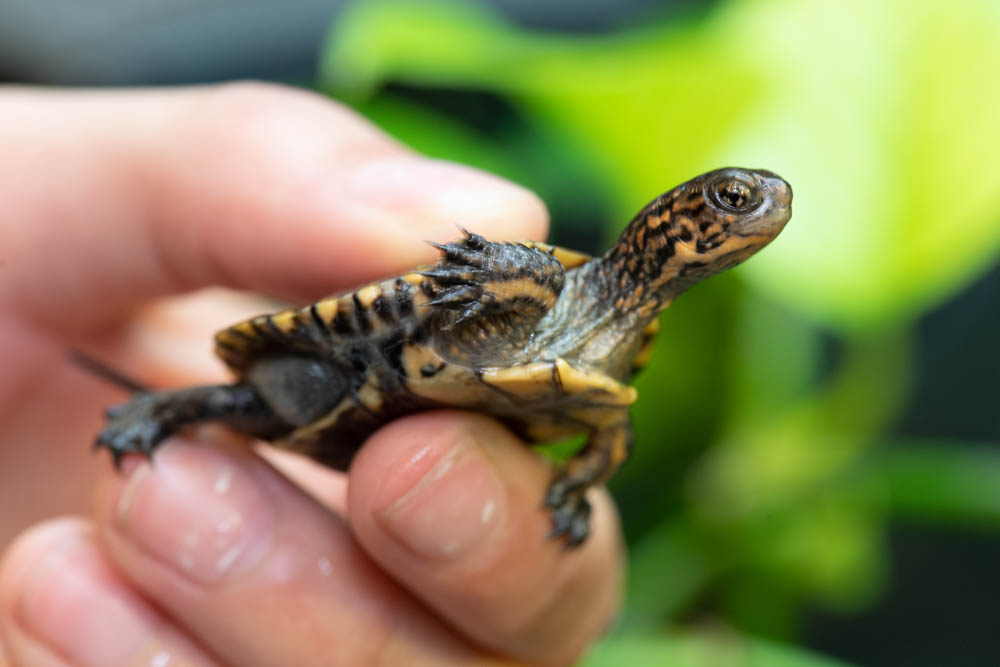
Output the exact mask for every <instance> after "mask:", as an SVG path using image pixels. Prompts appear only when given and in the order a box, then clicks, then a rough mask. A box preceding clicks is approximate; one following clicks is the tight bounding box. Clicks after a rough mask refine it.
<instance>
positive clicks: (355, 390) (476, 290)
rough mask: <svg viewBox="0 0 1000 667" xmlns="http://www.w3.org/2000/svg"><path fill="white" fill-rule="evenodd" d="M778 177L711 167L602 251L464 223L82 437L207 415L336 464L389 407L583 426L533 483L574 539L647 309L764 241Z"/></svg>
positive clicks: (115, 440)
mask: <svg viewBox="0 0 1000 667" xmlns="http://www.w3.org/2000/svg"><path fill="white" fill-rule="evenodd" d="M790 215H791V189H790V187H789V186H788V184H787V183H785V182H784V181H782V180H781V179H780V178H778V177H777V176H775V175H773V174H771V173H769V172H764V171H750V170H743V169H723V170H717V171H714V172H709V173H708V174H704V175H702V176H699V177H698V178H696V179H693V180H691V181H689V182H687V183H685V184H683V185H681V186H678V187H677V188H674V189H673V190H671V191H670V192H667V193H666V194H664V195H662V196H660V197H658V198H657V199H655V200H654V201H653V202H651V203H650V204H649V205H648V206H646V207H645V208H643V209H642V210H641V211H640V212H639V214H638V215H637V216H636V217H635V219H634V220H633V221H632V222H631V223H630V224H629V225H628V226H627V227H626V229H625V231H624V232H623V233H622V235H621V237H620V238H619V240H618V242H617V243H616V244H615V245H614V246H613V247H612V248H611V249H610V250H608V252H607V253H605V254H604V255H603V256H602V257H600V258H596V259H595V258H591V257H589V256H587V255H584V254H581V253H578V252H575V251H572V250H567V249H565V248H558V247H553V246H549V245H546V244H543V243H538V242H523V243H500V242H492V241H487V240H486V239H484V238H482V237H480V236H477V235H476V234H471V233H469V232H464V238H463V239H461V240H460V241H456V242H454V243H449V244H446V245H437V244H434V245H435V246H436V247H437V248H439V249H440V250H441V253H442V257H441V259H440V260H439V261H438V262H437V263H436V264H434V265H432V266H429V267H424V268H421V269H417V270H415V271H413V272H410V273H406V274H404V275H401V276H399V277H396V278H391V279H388V280H383V281H381V282H378V283H373V284H371V285H366V286H364V287H362V288H360V289H358V290H356V291H354V292H351V293H348V294H343V295H338V296H332V297H329V298H326V299H322V300H321V301H318V302H317V303H314V304H312V305H310V306H307V307H305V308H301V309H297V310H296V309H292V310H284V311H281V312H278V313H274V314H271V315H263V316H260V317H255V318H253V319H250V320H247V321H245V322H240V323H238V324H235V325H233V326H232V327H230V328H228V329H225V330H223V331H220V332H219V333H218V334H217V335H216V339H215V342H216V351H217V354H218V356H219V357H220V358H221V359H222V360H223V361H225V362H226V364H227V365H228V366H229V367H230V368H231V369H232V370H233V372H234V373H235V374H236V376H237V379H236V381H235V382H234V383H233V384H231V385H219V386H212V387H193V388H190V389H180V390H175V391H164V392H139V393H137V394H136V395H135V396H134V397H133V399H132V400H131V401H129V402H128V403H125V404H123V405H121V406H118V407H116V408H114V409H112V410H110V411H109V413H108V426H107V428H105V430H104V431H102V432H101V434H100V435H99V437H98V444H99V445H101V446H105V447H108V448H109V449H110V450H111V451H112V453H113V454H114V456H115V458H116V460H117V459H118V458H119V457H120V456H121V455H122V454H124V453H126V452H130V451H138V452H145V453H150V452H152V451H153V449H155V447H156V446H157V444H158V443H159V442H160V441H161V440H162V439H163V438H165V437H167V436H168V435H170V434H171V433H173V432H175V431H177V430H178V429H180V428H182V427H184V426H185V425H188V424H193V423H198V422H205V421H216V422H221V423H223V424H226V425H228V426H230V427H231V428H234V429H236V430H238V431H240V432H243V433H247V434H249V435H252V436H255V437H260V438H264V439H267V440H270V441H272V442H274V443H275V444H276V445H278V446H281V447H286V448H289V449H293V450H296V451H299V452H302V453H304V454H307V455H309V456H310V457H312V458H314V459H316V460H318V461H321V462H323V463H325V464H327V465H329V466H332V467H334V468H337V469H341V470H343V469H346V468H347V466H348V465H349V464H350V462H351V460H352V458H353V456H354V454H355V452H356V451H357V449H358V448H359V447H360V446H361V444H362V443H363V442H364V440H365V439H366V438H367V437H368V436H369V435H370V434H371V433H372V432H373V431H374V430H375V429H377V428H378V427H380V426H381V425H383V424H385V423H386V422H388V421H391V420H392V419H395V418H397V417H400V416H403V415H406V414H411V413H413V412H418V411H422V410H429V409H434V408H442V407H452V408H454V407H459V408H464V409H470V410H477V411H481V412H485V413H488V414H491V415H494V416H496V417H497V418H499V419H501V420H502V421H503V422H505V423H506V424H507V425H508V426H510V427H511V428H512V429H513V430H514V431H516V432H517V433H518V434H520V435H521V436H523V437H525V438H526V439H528V440H529V441H531V442H546V441H552V440H556V439H561V438H563V437H567V436H570V435H573V434H576V433H580V432H586V433H588V434H589V438H588V440H587V444H586V445H585V446H584V447H583V449H582V450H581V451H580V452H579V453H578V454H577V455H576V456H575V457H573V458H572V459H571V460H570V461H569V462H568V463H567V464H566V465H565V466H564V468H563V469H562V470H561V471H560V472H559V473H558V474H557V475H556V478H555V479H554V481H553V482H552V484H551V486H550V487H549V490H548V492H547V493H546V495H545V505H546V506H547V507H548V508H549V509H550V511H551V513H552V519H553V530H552V534H553V535H554V536H559V537H564V538H565V540H566V543H567V544H568V545H571V546H575V545H577V544H579V543H581V542H582V541H583V540H584V539H585V538H586V536H587V532H588V530H589V514H590V506H589V504H588V503H587V500H586V497H585V492H586V490H587V488H589V487H590V486H592V485H594V484H597V483H600V482H603V481H605V480H607V479H608V478H609V477H610V476H611V475H613V474H614V472H615V471H616V470H617V469H618V468H619V467H620V466H621V465H622V463H624V462H625V460H626V459H627V458H628V455H629V451H630V448H631V428H630V426H629V419H628V407H629V405H631V404H632V403H633V402H634V401H635V399H636V392H635V390H634V389H633V388H631V387H628V386H626V385H625V384H624V382H626V381H627V380H628V379H629V377H631V375H632V374H633V373H634V372H635V371H636V370H638V369H639V368H640V367H641V366H642V365H643V364H645V363H646V361H647V358H648V356H649V353H650V350H651V348H652V342H653V338H654V336H655V334H656V330H657V326H658V320H657V319H656V316H657V314H658V313H659V312H660V311H661V310H663V309H664V308H665V307H667V306H668V305H669V304H670V303H671V302H672V300H673V299H674V298H676V297H677V296H678V295H679V294H680V293H682V292H683V291H684V290H686V289H687V288H688V287H690V286H691V285H693V284H694V283H695V282H698V281H699V280H702V279H704V278H706V277H708V276H710V275H713V274H715V273H718V272H720V271H723V270H725V269H727V268H729V267H731V266H734V265H735V264H737V263H739V262H740V261H742V260H743V259H746V258H747V257H749V256H750V255H752V254H753V253H755V252H756V251H757V250H759V249H760V248H762V247H763V246H765V245H766V244H767V243H768V242H770V241H771V240H772V239H773V238H774V237H775V236H776V235H777V234H778V233H779V232H780V231H781V229H782V228H783V227H784V225H785V223H786V222H787V221H788V219H789V217H790Z"/></svg>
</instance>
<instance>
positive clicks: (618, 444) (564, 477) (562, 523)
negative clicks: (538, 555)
mask: <svg viewBox="0 0 1000 667" xmlns="http://www.w3.org/2000/svg"><path fill="white" fill-rule="evenodd" d="M631 450H632V427H631V426H630V425H629V423H628V422H627V421H624V422H621V423H618V424H614V425H612V426H607V427H602V428H599V429H597V430H596V431H594V432H593V433H592V434H591V436H590V439H589V440H588V441H587V444H586V445H584V447H583V449H582V450H580V452H579V453H578V454H577V455H576V456H574V457H573V458H572V459H570V460H569V461H567V462H566V464H565V465H564V466H563V468H562V470H560V471H559V473H558V474H557V475H556V477H555V479H554V480H552V483H551V484H550V485H549V489H548V492H547V493H546V494H545V507H547V508H548V509H549V511H550V512H551V513H552V532H551V533H550V537H552V538H554V539H556V538H560V537H565V538H566V546H567V547H576V546H579V545H580V544H582V543H583V541H584V540H586V539H587V535H589V534H590V503H589V502H588V501H587V498H586V493H587V489H589V488H590V487H591V486H593V485H595V484H600V483H601V482H604V481H606V480H608V479H610V478H611V477H612V476H613V475H614V474H615V472H617V471H618V469H619V468H620V467H621V466H622V464H623V463H625V461H627V460H628V457H629V454H630V453H631Z"/></svg>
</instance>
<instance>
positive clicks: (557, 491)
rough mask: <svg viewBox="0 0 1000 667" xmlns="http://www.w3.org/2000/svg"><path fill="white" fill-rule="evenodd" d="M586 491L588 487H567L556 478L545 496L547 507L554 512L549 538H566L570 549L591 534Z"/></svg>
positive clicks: (581, 542)
mask: <svg viewBox="0 0 1000 667" xmlns="http://www.w3.org/2000/svg"><path fill="white" fill-rule="evenodd" d="M586 491H587V489H586V487H578V488H575V489H567V488H566V485H565V484H563V483H562V482H561V480H556V481H555V482H553V483H552V485H551V486H550V487H549V491H548V493H547V494H546V496H545V507H546V508H548V510H549V511H550V512H551V514H552V530H551V532H549V538H551V539H559V538H565V539H566V548H568V549H572V548H575V547H578V546H580V545H581V544H583V542H584V540H586V539H587V536H588V535H589V534H590V502H589V501H588V500H587V498H586V496H585V494H586Z"/></svg>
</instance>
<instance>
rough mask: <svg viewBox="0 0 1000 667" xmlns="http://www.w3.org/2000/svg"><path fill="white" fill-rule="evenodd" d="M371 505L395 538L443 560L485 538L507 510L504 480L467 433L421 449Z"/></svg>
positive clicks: (398, 471) (380, 521) (459, 553)
mask: <svg viewBox="0 0 1000 667" xmlns="http://www.w3.org/2000/svg"><path fill="white" fill-rule="evenodd" d="M373 507H374V508H375V518H376V521H377V522H378V523H379V525H380V526H381V527H382V528H383V529H384V530H385V531H386V532H387V533H388V534H389V535H391V536H392V537H393V538H394V539H395V540H396V541H398V542H399V543H400V544H402V545H403V546H405V547H406V548H408V549H409V550H411V551H413V552H415V553H417V554H420V555H422V556H425V557H428V558H434V559H441V560H457V559H459V558H461V557H463V556H464V555H466V554H468V553H470V552H471V551H472V550H473V549H474V548H475V547H476V546H477V545H479V544H482V543H483V542H485V541H486V539H487V538H488V537H489V535H490V534H491V533H492V532H493V531H494V530H495V529H496V528H497V526H498V525H500V523H501V522H502V519H503V517H504V516H506V510H507V506H506V495H505V492H504V487H503V484H502V483H501V482H500V479H499V477H498V476H497V474H496V471H495V470H494V468H493V466H492V464H491V463H490V462H489V460H488V459H487V458H486V456H485V455H484V453H483V451H482V447H481V445H479V443H478V442H476V441H475V439H474V437H473V436H472V435H471V434H469V433H462V434H460V435H459V436H457V437H452V438H449V439H448V440H447V441H442V442H435V443H429V444H427V445H426V446H424V447H422V448H421V449H419V450H418V451H417V453H416V454H415V455H413V456H411V458H410V459H409V460H408V461H407V462H406V464H404V465H402V466H400V468H399V469H398V470H397V471H396V472H395V473H394V474H393V475H392V476H391V477H389V478H388V479H386V480H385V481H384V482H383V484H382V486H381V487H380V488H379V491H378V493H377V495H376V499H375V503H374V505H373Z"/></svg>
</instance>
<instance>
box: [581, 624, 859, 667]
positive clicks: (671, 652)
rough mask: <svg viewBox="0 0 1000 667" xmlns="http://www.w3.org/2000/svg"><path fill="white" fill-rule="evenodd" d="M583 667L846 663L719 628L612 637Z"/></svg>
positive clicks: (836, 666)
mask: <svg viewBox="0 0 1000 667" xmlns="http://www.w3.org/2000/svg"><path fill="white" fill-rule="evenodd" d="M582 665H583V667H605V666H609V667H620V666H621V665H628V666H629V667H647V666H648V667H664V666H665V665H669V666H670V667H706V666H711V667H846V665H847V663H844V662H840V661H837V660H833V659H832V658H827V657H823V656H819V655H816V654H811V653H807V652H805V651H801V650H798V649H794V648H791V647H788V646H782V645H780V644H775V643H771V642H766V641H762V640H759V639H749V638H745V637H740V636H739V635H736V634H734V633H732V632H726V631H723V630H719V631H716V632H709V631H702V632H697V633H684V634H676V635H667V636H664V637H632V636H622V637H612V638H609V639H606V640H604V641H603V642H601V643H600V644H598V645H597V646H596V647H594V649H593V650H592V651H591V652H590V653H589V654H588V655H587V657H586V658H585V659H584V660H583V662H582Z"/></svg>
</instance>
